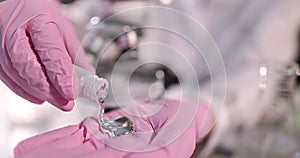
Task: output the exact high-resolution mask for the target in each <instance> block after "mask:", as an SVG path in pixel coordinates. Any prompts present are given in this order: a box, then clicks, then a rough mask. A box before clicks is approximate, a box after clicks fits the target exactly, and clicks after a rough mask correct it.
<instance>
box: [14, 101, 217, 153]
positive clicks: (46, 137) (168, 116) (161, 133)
mask: <svg viewBox="0 0 300 158" xmlns="http://www.w3.org/2000/svg"><path fill="white" fill-rule="evenodd" d="M157 103H158V102H155V103H150V104H148V105H147V107H153V106H155V105H156V104H157ZM192 104H195V102H194V103H191V102H190V103H180V102H179V101H176V100H166V101H165V102H164V104H163V105H164V106H163V107H162V109H160V111H159V112H158V113H156V114H154V115H152V116H149V117H138V116H133V115H129V114H128V113H126V112H125V111H127V112H128V109H126V110H125V111H123V110H116V111H112V112H110V113H108V114H107V116H108V117H110V118H113V117H116V116H127V117H129V118H130V119H131V120H132V121H133V123H134V127H135V132H134V133H133V134H130V135H125V136H120V137H115V138H112V139H105V134H103V133H101V132H100V131H99V125H98V123H97V121H96V119H95V118H87V119H85V120H84V121H83V122H82V123H81V124H80V125H73V126H68V127H65V128H62V129H58V130H55V131H51V132H48V133H45V134H42V135H38V136H35V137H33V138H30V139H28V140H25V141H23V142H21V143H19V144H18V146H17V147H16V148H15V150H14V152H15V158H39V157H41V155H42V156H43V157H44V158H53V157H55V158H82V157H85V158H99V157H105V158H115V157H118V158H122V157H124V158H125V157H126V158H129V157H130V158H135V157H136V158H140V157H145V158H148V157H149V158H150V157H151V158H152V157H164V158H168V157H170V158H186V157H190V156H191V155H192V153H193V151H194V149H195V145H196V143H199V142H201V141H202V140H203V139H204V138H205V137H207V135H208V133H209V132H210V130H211V128H212V125H213V121H214V119H213V117H212V114H211V113H210V112H209V110H208V106H207V104H204V103H199V104H195V105H196V106H198V107H196V110H194V109H193V108H191V105H192ZM181 107H183V108H184V110H183V111H182V109H181ZM146 109H147V108H146ZM149 109H151V108H149ZM149 109H148V110H149ZM186 109H189V110H187V111H185V110H186ZM141 110H142V111H141ZM193 110H194V112H192V111H193ZM129 111H130V113H131V112H134V113H144V112H145V109H140V108H137V107H134V108H132V109H129ZM146 111H147V110H146ZM150 111H151V110H150ZM185 112H189V113H185ZM190 112H191V113H190ZM180 113H181V114H182V116H179V115H181V114H180ZM131 114H132V113H131ZM194 114H195V115H194ZM189 115H190V116H193V117H192V119H191V120H189V121H188V122H189V123H188V124H186V125H185V126H182V124H181V123H180V121H179V122H177V121H176V122H173V120H176V119H180V120H181V119H184V118H188V117H189ZM181 117H184V118H181ZM181 129H182V133H181V132H179V133H177V131H180V130H181ZM166 132H167V133H166ZM176 133H177V134H178V135H177V134H176ZM174 134H175V135H174Z"/></svg>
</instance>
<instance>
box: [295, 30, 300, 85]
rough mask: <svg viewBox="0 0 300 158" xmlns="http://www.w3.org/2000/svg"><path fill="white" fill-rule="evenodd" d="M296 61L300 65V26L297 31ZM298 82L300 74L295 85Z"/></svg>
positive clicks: (299, 81)
mask: <svg viewBox="0 0 300 158" xmlns="http://www.w3.org/2000/svg"><path fill="white" fill-rule="evenodd" d="M297 55H298V56H297V61H296V63H297V64H298V65H300V27H299V33H298V53H297ZM299 83H300V76H298V77H297V85H299Z"/></svg>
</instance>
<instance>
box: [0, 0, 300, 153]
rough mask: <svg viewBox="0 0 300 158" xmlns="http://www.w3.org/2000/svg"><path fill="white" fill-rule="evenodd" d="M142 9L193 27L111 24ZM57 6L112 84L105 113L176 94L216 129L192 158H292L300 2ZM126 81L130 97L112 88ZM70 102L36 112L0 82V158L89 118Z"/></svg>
mask: <svg viewBox="0 0 300 158" xmlns="http://www.w3.org/2000/svg"><path fill="white" fill-rule="evenodd" d="M146 6H159V7H168V8H172V9H174V10H176V13H180V14H182V15H184V16H185V17H189V20H192V21H195V22H196V23H198V24H199V25H196V26H195V25H190V23H189V22H188V20H187V19H185V18H175V19H174V17H173V15H172V14H162V13H163V12H159V11H157V12H151V10H147V9H145V10H144V11H136V12H135V11H133V13H131V12H130V14H125V16H124V15H122V14H120V15H118V13H120V12H121V13H122V11H124V10H127V11H128V10H134V9H136V8H142V7H146ZM61 7H62V12H63V14H64V15H65V16H66V17H67V18H68V19H69V20H70V21H71V22H72V24H73V26H74V28H75V30H76V32H77V34H78V37H79V39H80V40H81V41H82V48H83V49H84V50H85V52H86V55H87V56H88V59H89V62H90V63H91V64H92V65H93V66H94V67H95V68H96V71H97V72H96V73H97V75H99V76H100V77H104V78H107V79H108V80H109V81H111V82H112V81H114V86H112V88H111V89H110V92H109V95H108V98H107V107H106V111H110V110H113V109H115V108H118V106H116V105H118V104H117V103H118V102H121V103H122V104H124V105H126V104H130V102H126V101H128V100H129V99H128V96H126V95H124V94H127V89H129V93H130V97H133V98H135V99H138V100H153V99H158V98H160V97H161V96H162V95H163V94H165V93H168V94H172V96H173V97H176V96H177V91H178V89H180V88H179V87H180V85H181V86H184V87H187V89H189V91H190V93H188V95H197V96H201V98H203V99H204V100H206V101H207V102H208V103H210V108H211V110H212V112H213V113H214V116H215V118H216V120H217V123H216V125H215V127H214V130H213V131H212V132H211V134H210V136H209V138H208V139H207V140H206V141H205V142H203V143H202V144H199V145H198V146H197V148H196V149H195V153H194V155H193V157H211V158H233V157H236V158H238V157H239V158H248V157H263V158H267V157H272V158H275V157H290V158H300V110H299V104H300V88H299V85H298V84H299V79H298V83H297V78H299V77H298V76H299V75H300V71H299V67H298V64H299V63H300V42H299V41H300V9H299V8H300V1H299V0H251V1H249V0H227V1H224V0H184V1H183V0H61ZM174 10H171V11H170V12H173V13H174V12H175V11H174ZM116 14H117V15H118V16H114V15H116ZM154 23H155V24H166V25H165V26H167V25H174V26H176V28H178V29H179V30H180V31H181V32H184V33H183V34H186V35H187V36H188V37H189V39H185V38H184V37H181V36H179V35H178V34H176V33H174V32H172V31H170V30H164V29H158V28H151V27H144V26H149V25H151V24H154ZM199 32H201V33H200V34H199ZM206 34H208V35H210V38H203V37H204V35H206ZM195 39H197V40H199V42H200V43H203V44H204V45H205V44H207V47H208V48H210V47H209V46H208V45H209V44H208V43H209V42H208V41H210V40H213V41H214V43H213V44H215V46H216V48H217V49H216V52H218V53H220V54H217V55H216V54H214V53H216V52H214V53H213V51H215V50H214V49H204V50H200V51H199V50H196V49H195V48H194V47H193V46H191V44H190V43H189V40H191V41H193V40H195ZM174 52H179V53H175V54H174ZM218 55H220V56H219V57H218ZM220 57H221V59H222V62H220V61H219V60H218V59H219V58H220ZM151 61H155V62H151ZM207 62H209V64H208V63H207ZM141 63H145V64H141ZM187 65H188V66H187ZM222 68H223V69H222ZM113 72H114V73H113ZM193 72H195V74H196V76H197V80H196V82H195V81H194V80H193V79H192V78H193V77H191V76H193ZM128 78H130V80H129V81H130V82H129V83H128V85H126V86H128V88H119V87H124V82H125V81H127V79H128ZM179 83H180V85H179ZM195 84H197V85H198V84H199V85H200V91H201V93H198V92H197V90H196V89H195V87H196V86H195ZM114 88H115V89H114ZM149 91H150V92H149ZM115 96H119V97H117V100H116V98H115ZM212 98H213V99H214V100H212ZM76 103H77V104H78V106H77V107H76V108H75V109H74V110H72V111H71V112H67V113H65V112H61V111H59V110H58V109H56V108H55V107H53V106H51V105H50V104H49V103H44V104H43V105H34V104H32V103H30V102H28V101H26V100H24V99H22V98H21V97H19V96H17V95H16V94H14V93H13V92H12V91H11V90H10V89H8V88H7V87H6V86H5V85H4V84H3V83H2V82H0V104H1V106H0V129H1V130H0V157H12V156H13V148H14V146H15V145H16V144H17V143H18V142H20V141H21V140H24V139H26V138H28V137H31V136H34V135H36V134H40V133H43V132H46V131H50V130H53V129H57V128H60V127H64V126H67V125H71V124H76V123H78V122H80V121H81V120H82V118H84V117H86V116H91V115H95V114H96V113H97V106H94V105H93V104H92V103H87V101H86V100H77V102H76ZM80 104H88V105H90V106H85V107H82V106H80ZM78 111H80V113H79V112H78Z"/></svg>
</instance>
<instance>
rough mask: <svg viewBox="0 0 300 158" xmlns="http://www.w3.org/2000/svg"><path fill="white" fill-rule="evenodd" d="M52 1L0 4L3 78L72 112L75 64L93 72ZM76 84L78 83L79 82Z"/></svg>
mask: <svg viewBox="0 0 300 158" xmlns="http://www.w3.org/2000/svg"><path fill="white" fill-rule="evenodd" d="M60 12H61V11H60V9H59V7H58V5H57V4H56V3H55V1H53V0H6V1H4V2H1V3H0V14H1V17H0V34H1V36H0V37H1V39H0V43H1V46H0V79H1V80H2V81H3V82H4V83H5V84H6V85H7V86H8V87H9V88H10V89H12V90H13V91H14V92H15V93H17V94H18V95H20V96H21V97H23V98H25V99H27V100H29V101H31V102H33V103H37V104H41V103H43V102H44V101H49V102H50V103H52V104H53V105H55V106H57V107H58V108H60V109H62V110H66V111H68V110H71V109H72V107H73V104H74V103H73V100H74V99H75V98H76V96H77V95H78V87H76V86H77V85H78V83H77V82H78V81H77V80H78V79H77V78H76V75H75V74H74V73H73V64H74V63H75V60H76V58H78V60H76V64H77V65H79V66H81V67H84V68H86V69H89V70H90V71H94V70H93V68H92V67H91V66H90V65H89V64H88V63H87V60H86V58H85V56H84V53H83V51H82V50H80V44H79V42H78V40H77V37H76V35H75V33H74V30H73V29H72V27H71V25H70V24H69V23H68V21H67V20H66V19H65V18H64V17H63V16H62V15H61V14H60ZM75 85H76V86H75Z"/></svg>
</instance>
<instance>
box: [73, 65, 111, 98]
mask: <svg viewBox="0 0 300 158" xmlns="http://www.w3.org/2000/svg"><path fill="white" fill-rule="evenodd" d="M75 71H76V73H77V76H78V80H79V82H80V89H79V97H82V98H85V99H88V100H90V101H93V102H96V103H99V102H104V99H105V97H106V96H107V93H108V82H107V80H106V79H103V78H99V77H98V76H97V75H94V74H93V73H91V72H89V71H88V70H85V69H83V68H81V67H79V66H75Z"/></svg>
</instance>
